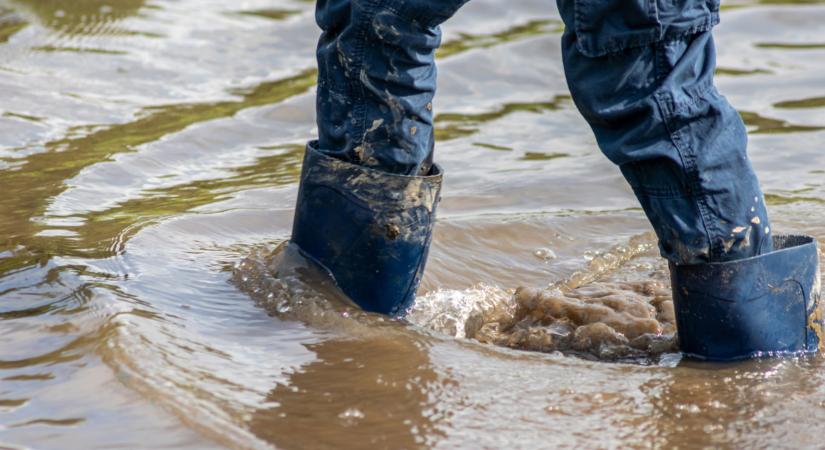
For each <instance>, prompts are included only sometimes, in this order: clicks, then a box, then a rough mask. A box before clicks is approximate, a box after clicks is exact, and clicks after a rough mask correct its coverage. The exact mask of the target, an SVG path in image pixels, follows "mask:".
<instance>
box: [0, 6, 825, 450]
mask: <svg viewBox="0 0 825 450" xmlns="http://www.w3.org/2000/svg"><path fill="white" fill-rule="evenodd" d="M723 8H724V11H723V15H722V25H720V27H719V28H718V31H717V33H716V36H717V44H718V49H719V64H720V68H719V71H718V84H719V86H720V89H721V91H722V92H723V93H725V94H726V95H727V96H728V98H729V99H730V101H731V102H732V103H733V104H734V106H736V107H737V108H738V109H739V110H740V112H741V114H742V116H743V118H744V119H745V122H746V123H747V125H748V128H749V131H750V154H751V157H752V159H753V162H754V165H755V166H756V169H757V171H758V172H759V174H760V177H761V180H762V183H763V185H764V189H765V191H766V193H767V201H768V203H769V206H770V210H771V213H772V221H773V228H774V230H775V231H777V232H800V233H808V234H813V235H815V236H818V237H819V239H820V240H821V241H825V181H823V180H824V179H825V153H823V152H822V149H823V148H825V84H823V82H822V73H823V70H825V2H820V1H817V0H813V1H811V0H800V1H799V2H793V1H783V0H763V1H736V2H727V3H724V6H723ZM312 9H313V4H312V2H309V1H288V0H246V1H243V2H226V1H221V0H177V1H171V0H71V1H70V0H0V99H2V101H0V189H2V192H0V447H11V448H17V447H32V448H45V449H49V448H54V449H58V448H59V449H66V448H83V449H86V448H113V447H118V446H119V447H122V448H146V447H151V448H172V447H174V448H193V449H195V448H197V449H201V448H224V447H230V448H271V447H277V448H333V447H334V448H365V447H378V448H381V447H387V448H415V447H441V448H473V449H475V448H504V447H507V448H537V447H605V448H610V447H620V446H621V447H631V448H648V447H681V448H693V447H722V448H752V447H760V448H762V447H769V448H801V447H809V448H817V447H821V446H822V438H821V434H822V431H823V430H825V425H823V423H825V375H823V373H825V372H823V365H824V363H825V360H823V359H822V358H814V359H809V360H765V361H752V362H745V363H739V364H731V365H724V366H719V365H709V364H701V363H695V362H689V361H682V360H680V358H679V356H678V355H677V354H673V353H665V356H664V357H662V358H660V359H655V360H649V361H641V360H640V361H636V362H637V363H638V362H643V363H646V364H625V363H607V362H603V361H591V360H587V359H582V358H578V357H573V356H565V355H562V354H558V353H552V352H528V351H522V350H513V349H508V348H504V347H502V346H496V345H491V344H482V343H479V342H477V341H474V340H467V339H461V338H458V339H457V338H456V337H455V336H457V335H458V336H462V335H463V333H465V332H466V330H468V329H473V330H475V331H478V330H477V328H473V327H474V326H475V325H478V324H477V323H475V322H473V320H475V319H473V317H475V316H474V315H473V314H474V311H477V310H479V309H482V310H484V309H485V308H486V309H487V310H489V309H490V308H493V309H494V308H507V307H508V305H509V303H508V302H510V301H511V300H510V292H511V290H512V289H514V288H516V287H518V286H531V287H546V286H548V285H549V284H551V283H559V282H574V283H578V284H580V285H582V286H584V287H583V289H584V290H583V291H582V292H584V293H585V294H581V295H586V293H587V292H590V293H591V294H594V293H598V292H604V291H605V290H614V291H617V292H620V293H621V292H624V293H626V295H627V296H632V295H646V294H645V292H647V291H644V289H641V290H639V289H637V288H636V287H638V286H651V283H652V285H655V286H653V287H651V288H650V289H651V290H650V292H654V291H655V289H659V288H661V287H662V286H663V285H662V283H665V284H666V280H665V277H664V273H665V272H664V267H663V266H662V264H661V262H660V261H659V260H658V259H657V258H656V257H655V250H652V246H653V245H654V242H653V240H652V238H651V237H650V235H649V226H648V225H647V223H646V221H645V219H644V217H643V215H642V213H641V211H640V210H639V209H638V207H637V204H636V202H635V200H634V198H633V196H632V194H631V193H630V191H629V189H628V188H627V186H626V185H625V183H624V181H623V180H622V179H621V177H620V175H619V173H618V171H617V170H616V169H615V168H614V167H612V166H611V165H610V163H608V162H607V161H606V160H605V159H604V158H603V157H602V156H601V155H600V153H599V151H598V149H597V148H596V146H595V143H594V140H593V138H592V136H591V134H590V131H589V129H588V127H587V125H586V124H585V123H584V122H583V120H582V119H581V118H580V117H579V116H578V114H577V113H576V111H575V109H574V107H573V105H572V104H571V102H570V99H569V97H568V95H567V91H566V86H565V82H564V78H563V74H562V69H561V64H560V61H559V48H558V47H559V42H558V41H559V37H560V31H561V24H560V21H559V19H558V16H557V13H556V11H555V5H554V4H553V2H552V1H550V0H541V1H538V0H520V1H518V2H509V3H507V5H506V7H502V3H501V1H500V0H473V1H472V2H471V3H470V5H469V6H468V7H466V8H465V9H464V10H462V12H461V13H460V14H459V16H458V17H456V18H455V19H454V20H453V21H451V22H449V24H448V25H447V27H446V28H445V42H446V44H445V46H444V48H443V49H442V51H441V52H440V74H441V79H440V81H441V83H440V88H439V96H438V99H437V102H436V105H435V108H436V110H437V112H438V139H439V143H438V148H437V158H438V160H439V162H441V163H442V164H443V166H444V167H445V169H446V173H447V176H446V184H445V189H444V200H443V203H442V205H441V208H440V220H439V223H438V225H437V230H436V236H435V243H434V248H433V251H432V255H431V259H430V264H429V268H428V273H427V276H426V279H425V280H424V283H423V285H422V288H421V291H420V294H421V295H422V297H421V298H420V299H419V302H418V303H417V306H416V307H415V309H414V311H413V315H412V316H411V322H412V323H411V324H405V323H399V322H395V321H387V320H382V319H381V318H378V317H375V316H369V315H362V314H358V313H357V312H355V311H348V310H346V309H341V308H337V307H330V306H329V305H327V304H326V303H325V302H324V301H322V300H318V299H315V300H313V298H312V297H311V296H303V295H304V294H303V293H300V292H299V293H297V294H296V293H295V292H292V293H291V294H290V295H292V296H291V297H289V299H292V300H295V299H296V298H298V299H299V300H298V301H291V302H283V301H278V300H279V299H283V298H282V297H278V295H282V292H283V289H282V288H281V287H279V286H276V285H274V284H273V282H272V280H271V279H270V278H267V277H266V276H265V274H264V273H263V272H261V271H260V270H258V269H260V268H261V267H265V266H266V264H267V263H268V259H267V258H268V256H267V252H269V251H270V250H271V249H272V248H274V247H275V246H276V245H277V244H278V243H280V242H281V241H283V240H284V239H286V238H287V237H288V235H289V228H290V223H291V219H292V217H291V214H292V212H291V208H292V204H293V201H294V198H295V195H296V181H297V175H298V170H299V168H300V166H299V165H300V160H301V154H302V144H303V143H304V142H305V141H306V140H308V139H310V138H312V137H313V135H314V116H313V110H314V97H313V90H314V88H313V86H314V84H315V70H314V51H313V48H314V45H315V40H316V38H317V34H318V30H317V28H316V27H315V26H314V23H313V11H312ZM244 260H246V261H247V263H246V264H239V263H240V262H241V261H244ZM262 275H264V276H262ZM571 280H572V281H571ZM594 283H595V284H594ZM646 283H647V284H646ZM587 289H589V291H588V290H587ZM637 291H638V292H637ZM640 292H641V294H639V293H640ZM270 294H273V295H272V296H270ZM276 294H277V295H276ZM293 294H294V295H293ZM594 295H595V294H594ZM622 295H624V294H622ZM651 295H653V294H651ZM302 296H303V297H302ZM468 323H469V324H470V325H469V328H468ZM474 323H475V325H473V324H474ZM525 342H526V344H524V345H516V346H517V347H522V348H524V347H530V346H529V345H528V344H529V342H528V341H525ZM538 350H542V349H541V348H538ZM544 350H547V349H544Z"/></svg>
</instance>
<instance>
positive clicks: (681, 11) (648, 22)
mask: <svg viewBox="0 0 825 450" xmlns="http://www.w3.org/2000/svg"><path fill="white" fill-rule="evenodd" d="M466 1H467V0H318V2H317V9H316V19H317V22H318V24H319V26H320V27H321V29H322V30H323V34H322V36H321V39H320V42H319V44H318V68H319V74H318V96H317V110H318V130H319V144H318V145H319V148H320V150H321V151H323V152H324V153H326V154H329V155H331V156H334V157H337V158H340V159H343V160H345V161H349V162H353V163H356V164H360V165H364V166H367V167H372V168H376V169H379V170H383V171H387V172H391V173H396V174H403V175H417V174H426V173H428V172H429V170H430V166H431V164H432V159H433V147H434V137H433V111H432V99H433V96H434V95H435V87H436V66H435V59H434V58H435V50H436V49H437V48H438V46H439V45H440V43H441V32H440V29H439V25H440V24H441V23H443V22H444V21H446V20H447V19H448V18H450V17H451V16H452V15H453V14H455V13H456V11H458V9H459V8H460V7H461V6H462V5H463V4H464V3H466ZM558 6H559V11H560V13H561V16H562V19H563V21H564V23H565V32H564V35H563V36H562V55H563V62H564V68H565V73H566V77H567V82H568V86H569V88H570V93H571V95H572V97H573V100H574V102H575V104H576V106H577V107H578V109H579V111H580V112H581V114H582V115H583V116H584V118H585V119H586V120H587V122H588V123H589V124H590V126H591V128H592V129H593V133H594V134H595V136H596V140H597V141H598V144H599V147H600V148H601V150H602V152H603V153H604V154H605V155H606V156H607V157H608V158H609V159H610V160H611V161H612V162H613V163H615V164H616V165H617V166H619V169H620V170H621V171H622V174H623V175H624V177H625V178H626V179H627V181H628V183H629V184H630V186H631V187H632V189H633V191H634V193H635V194H636V197H637V198H638V200H639V202H640V203H641V205H642V208H643V209H644V211H645V213H646V215H647V217H648V219H649V220H650V222H651V224H652V225H653V228H654V229H655V231H656V233H657V235H658V237H659V243H660V249H661V253H662V255H663V256H664V257H665V258H667V259H669V260H670V261H672V262H673V263H675V264H681V265H683V264H699V263H706V262H716V261H730V260H736V259H740V258H746V257H750V256H755V255H758V254H762V253H767V252H770V251H772V243H771V239H770V224H769V221H768V215H767V211H766V207H765V202H764V198H763V195H762V192H761V190H760V188H759V182H758V179H757V178H756V175H755V173H754V171H753V168H752V167H751V164H750V161H749V160H748V156H747V152H746V147H747V135H746V131H745V127H744V124H743V123H742V120H741V118H740V117H739V114H738V113H737V112H736V110H735V109H733V108H732V107H731V105H730V104H729V103H728V102H727V101H726V100H725V98H724V97H722V96H721V95H720V94H719V92H718V91H717V90H716V88H715V86H714V84H713V73H714V70H715V67H716V61H715V56H716V55H715V48H714V43H713V37H712V36H711V28H712V27H713V26H714V25H716V24H717V23H718V21H719V3H718V0H673V1H670V0H653V1H648V0H558Z"/></svg>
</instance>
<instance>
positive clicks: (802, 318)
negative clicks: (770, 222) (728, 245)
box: [670, 236, 825, 361]
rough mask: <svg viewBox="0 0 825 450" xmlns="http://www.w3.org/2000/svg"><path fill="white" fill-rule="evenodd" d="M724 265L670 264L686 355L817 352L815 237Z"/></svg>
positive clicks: (721, 357) (786, 240)
mask: <svg viewBox="0 0 825 450" xmlns="http://www.w3.org/2000/svg"><path fill="white" fill-rule="evenodd" d="M773 243H774V249H775V250H774V251H773V252H770V253H767V254H764V255H760V256H756V257H752V258H747V259H741V260H736V261H730V262H723V263H710V264H697V265H688V266H676V265H673V264H671V266H670V273H671V282H672V285H673V301H674V307H675V310H676V326H677V329H678V333H679V344H680V347H681V349H682V352H683V353H684V354H686V355H687V356H691V357H695V358H699V359H705V360H711V361H734V360H739V359H746V358H755V357H763V356H780V355H802V354H813V353H816V352H817V350H818V348H819V347H820V346H821V345H822V344H823V343H825V342H823V335H822V330H823V323H822V305H821V302H820V279H819V259H818V255H817V244H816V240H815V239H814V238H812V237H809V236H775V237H774V238H773Z"/></svg>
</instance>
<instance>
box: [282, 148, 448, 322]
mask: <svg viewBox="0 0 825 450" xmlns="http://www.w3.org/2000/svg"><path fill="white" fill-rule="evenodd" d="M317 145H318V144H317V142H311V143H310V144H309V145H308V146H307V149H306V155H305V157H304V165H303V171H302V174H301V185H300V189H299V191H298V201H297V205H296V207H295V222H294V225H293V230H292V242H294V243H295V244H297V245H298V247H300V249H301V251H302V252H303V253H304V254H305V255H306V256H308V257H310V258H311V259H313V260H315V261H316V262H317V263H319V264H320V265H321V266H323V267H324V268H325V269H326V270H327V271H328V272H329V273H330V274H331V275H332V277H333V278H334V279H335V282H336V284H337V285H338V287H339V288H340V289H341V290H342V291H343V292H344V293H345V294H346V295H347V296H349V297H350V298H351V299H352V300H353V301H354V302H355V303H356V304H358V306H360V307H361V308H363V309H364V310H366V311H372V312H377V313H382V314H388V315H400V314H403V313H404V312H405V311H406V309H407V308H408V307H409V306H410V304H411V303H412V301H413V299H414V298H415V291H416V289H417V288H418V283H419V281H420V280H421V275H422V273H423V272H424V264H425V262H426V260H427V252H428V250H429V247H430V240H431V236H432V229H433V225H434V223H435V210H436V205H437V203H438V200H439V196H440V192H441V178H442V176H441V168H440V167H439V166H438V165H437V164H433V165H432V167H431V169H430V172H429V174H428V175H426V176H408V175H396V174H392V173H387V172H384V171H379V170H376V169H371V168H368V167H364V166H360V165H356V164H352V163H349V162H346V161H342V160H340V159H337V158H334V157H332V156H328V155H326V154H324V153H322V152H321V151H319V149H318V148H317Z"/></svg>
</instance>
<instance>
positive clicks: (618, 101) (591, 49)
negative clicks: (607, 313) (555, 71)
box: [558, 0, 816, 359]
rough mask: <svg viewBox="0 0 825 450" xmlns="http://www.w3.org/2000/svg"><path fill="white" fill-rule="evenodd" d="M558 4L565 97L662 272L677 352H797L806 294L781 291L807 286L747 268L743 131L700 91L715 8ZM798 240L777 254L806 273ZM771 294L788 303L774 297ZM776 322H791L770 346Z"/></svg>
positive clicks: (785, 270)
mask: <svg viewBox="0 0 825 450" xmlns="http://www.w3.org/2000/svg"><path fill="white" fill-rule="evenodd" d="M558 5H559V10H560V12H561V15H562V19H563V20H564V22H565V27H566V28H565V32H564V35H563V37H562V54H563V58H564V68H565V73H566V76H567V83H568V85H569V87H570V92H571V95H572V97H573V100H574V102H575V103H576V106H577V107H578V108H579V110H580V111H581V113H582V115H583V116H584V118H585V119H586V120H587V122H588V123H589V124H590V126H591V127H592V129H593V132H594V134H595V136H596V140H597V141H598V144H599V146H600V148H601V149H602V151H603V152H604V153H605V155H606V156H607V157H608V158H609V159H610V160H611V161H613V162H614V163H616V164H617V165H618V166H619V167H620V169H621V171H622V173H623V175H624V176H625V178H626V179H627V181H628V183H629V184H630V185H631V187H632V188H633V191H634V193H635V194H636V197H637V198H638V199H639V202H640V203H641V205H642V207H643V209H644V211H645V213H646V215H647V217H648V219H649V220H650V222H651V224H652V225H653V228H654V230H655V231H656V234H657V235H658V237H659V244H660V249H661V253H662V255H663V256H664V257H665V258H667V259H668V260H669V261H670V262H671V268H672V274H673V277H672V278H673V282H674V286H673V289H674V300H675V301H676V304H677V305H676V306H677V324H678V327H679V334H680V340H681V343H682V347H683V349H685V348H687V349H688V352H689V353H694V354H696V355H698V356H704V357H719V358H722V359H724V358H729V357H738V356H745V355H747V354H751V353H754V352H755V351H761V350H781V351H784V350H799V349H805V348H808V347H809V346H810V343H811V341H809V339H808V337H809V336H808V335H807V334H806V333H808V327H807V326H806V324H805V323H804V319H803V318H804V317H806V312H811V311H812V304H808V303H809V302H808V300H810V297H811V292H810V290H809V289H803V290H802V292H801V293H800V291H799V289H798V288H796V287H794V286H793V283H791V285H790V287H788V286H786V285H785V281H783V280H794V282H798V283H799V285H801V286H807V287H809V288H810V287H812V283H813V277H812V276H811V275H810V271H809V270H802V269H800V270H791V267H790V266H789V265H788V264H787V263H786V262H784V261H779V262H776V261H775V260H774V258H775V256H766V257H765V258H767V259H763V257H761V256H760V255H771V254H772V253H771V252H772V251H773V239H772V238H771V235H772V233H771V229H770V223H769V221H768V215H767V210H766V206H765V201H764V197H763V195H762V192H761V190H760V187H759V182H758V179H757V177H756V175H755V173H754V171H753V169H752V167H751V164H750V162H749V160H748V156H747V152H746V145H747V135H746V131H745V127H744V124H743V123H742V120H741V118H740V117H739V114H738V113H737V111H736V110H735V109H734V108H733V107H731V105H730V104H729V103H728V102H727V100H726V99H725V98H724V97H722V96H721V95H720V94H719V92H718V91H717V90H716V87H715V86H714V84H713V75H714V71H715V67H716V65H715V49H714V42H713V37H712V36H711V28H712V27H713V26H714V25H716V23H718V21H719V12H718V11H719V3H718V0H675V1H672V2H671V1H656V0H654V1H652V2H651V1H647V0H558ZM805 242H807V241H805ZM805 242H802V241H780V244H782V245H780V247H784V246H796V247H800V251H802V252H803V253H804V255H802V256H800V257H799V258H797V260H798V261H803V260H804V261H806V262H807V261H810V258H809V257H810V256H811V251H813V252H814V253H815V252H816V250H815V248H814V247H815V246H812V245H809V246H805V245H800V244H804V243H805ZM746 259H747V260H751V261H752V260H754V259H755V260H757V261H760V263H758V264H755V265H752V264H751V263H744V262H742V263H740V261H744V260H746ZM791 259H793V258H791ZM813 259H814V261H815V259H816V258H813ZM795 267H796V266H795ZM799 267H804V265H803V266H799ZM688 273H690V274H692V275H691V276H687V275H686V274H688ZM786 288H787V289H786ZM783 289H784V290H785V291H788V292H787V293H786V294H787V295H786V297H787V298H779V297H781V295H780V294H781V292H780V291H782V290H783ZM789 289H790V290H789ZM794 289H796V290H794ZM783 295H784V294H783ZM757 299H761V300H760V301H756V300H757ZM762 300H766V301H767V302H768V303H767V304H766V305H763V304H762V303H760V302H761V301H762ZM749 302H750V303H751V304H750V305H746V303H749ZM811 303H813V302H811ZM714 305H717V306H718V305H721V306H719V307H718V308H717V307H716V306H714ZM791 306H793V307H791ZM783 308H784V309H783ZM782 311H786V312H784V313H783V312H782ZM788 311H792V313H790V312H788ZM769 312H775V313H776V314H777V315H770V314H768V313H769ZM680 313H681V314H680ZM782 314H784V316H785V317H791V319H789V320H790V321H791V322H792V323H790V324H789V326H788V329H787V330H785V331H787V332H786V333H785V334H783V335H782V336H779V335H778V334H776V333H774V331H776V326H775V323H778V322H779V321H780V320H781V319H780V317H779V316H781V315H782ZM791 314H796V316H791ZM778 315H779V316H778ZM772 321H773V322H772ZM800 321H802V322H800ZM783 332H784V331H783ZM811 334H812V333H811ZM720 336H721V337H720ZM714 340H715V342H714ZM815 341H816V340H815V337H814V341H813V342H814V343H815ZM814 347H815V346H814Z"/></svg>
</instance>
